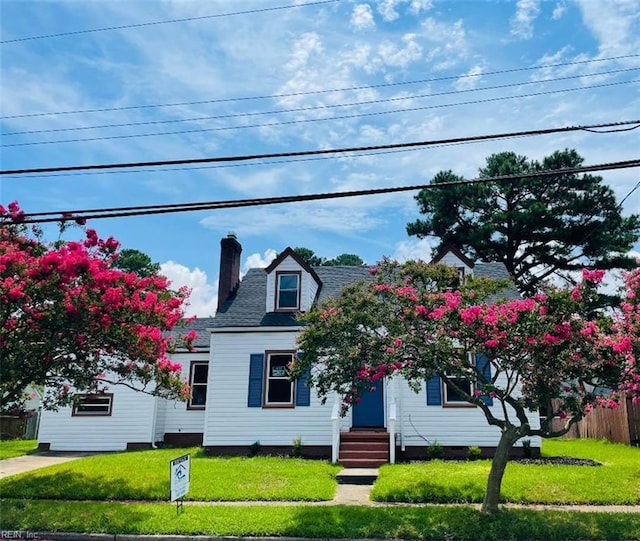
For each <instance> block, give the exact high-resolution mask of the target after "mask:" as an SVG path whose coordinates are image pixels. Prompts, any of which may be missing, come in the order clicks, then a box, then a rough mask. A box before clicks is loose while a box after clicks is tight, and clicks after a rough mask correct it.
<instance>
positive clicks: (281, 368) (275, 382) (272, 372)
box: [264, 351, 295, 407]
mask: <svg viewBox="0 0 640 541" xmlns="http://www.w3.org/2000/svg"><path fill="white" fill-rule="evenodd" d="M294 354H295V352H291V351H272V352H269V351H267V352H266V356H265V357H266V360H265V364H266V366H265V368H266V370H265V390H266V392H265V395H264V397H265V400H264V405H265V406H271V407H278V406H280V407H293V404H294V396H293V389H294V387H293V381H290V380H289V365H290V363H291V362H292V361H293V356H294Z"/></svg>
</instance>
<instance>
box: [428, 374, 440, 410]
mask: <svg viewBox="0 0 640 541" xmlns="http://www.w3.org/2000/svg"><path fill="white" fill-rule="evenodd" d="M440 405H442V384H441V383H440V376H433V377H432V378H431V379H429V380H427V406H440Z"/></svg>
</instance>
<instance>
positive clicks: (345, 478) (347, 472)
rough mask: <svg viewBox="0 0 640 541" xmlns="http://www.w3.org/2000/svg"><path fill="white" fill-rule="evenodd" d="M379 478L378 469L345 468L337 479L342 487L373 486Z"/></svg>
mask: <svg viewBox="0 0 640 541" xmlns="http://www.w3.org/2000/svg"><path fill="white" fill-rule="evenodd" d="M377 478H378V470H377V468H350V467H345V469H344V470H342V471H341V472H340V473H338V475H336V479H337V481H338V484H341V485H372V484H373V483H374V482H375V480H376V479H377Z"/></svg>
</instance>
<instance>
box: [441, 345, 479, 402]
mask: <svg viewBox="0 0 640 541" xmlns="http://www.w3.org/2000/svg"><path fill="white" fill-rule="evenodd" d="M468 362H469V367H470V368H472V367H473V366H474V356H473V354H471V353H470V354H469V355H468ZM447 378H448V379H449V380H450V381H451V382H452V383H453V384H455V386H456V387H457V388H459V389H460V390H461V391H464V393H465V394H467V395H468V396H473V393H474V391H475V386H474V384H473V381H472V379H471V378H468V377H461V376H459V375H453V374H447ZM456 387H454V386H453V385H450V384H447V383H444V385H443V397H444V401H443V404H445V405H450V406H471V405H472V404H470V403H469V400H468V399H467V398H466V397H465V395H464V394H463V393H462V392H460V391H459V390H458V389H457V388H456Z"/></svg>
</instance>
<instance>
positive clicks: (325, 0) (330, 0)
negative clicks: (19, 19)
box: [0, 0, 339, 45]
mask: <svg viewBox="0 0 640 541" xmlns="http://www.w3.org/2000/svg"><path fill="white" fill-rule="evenodd" d="M336 2H339V0H322V1H317V2H307V3H302V4H291V5H288V6H277V7H272V8H260V9H251V10H247V11H235V12H230V13H216V14H215V15H201V16H198V17H185V18H183V19H170V20H168V21H152V22H147V23H135V24H124V25H120V26H108V27H105V28H91V29H88V30H74V31H73V32H61V33H59V34H46V35H43V36H29V37H24V38H16V39H7V40H3V41H0V44H2V45H5V44H7V43H17V42H21V41H33V40H37V39H48V38H61V37H64V36H76V35H78V34H90V33H92V32H107V31H109V30H125V29H127V28H140V27H142V26H154V25H158V24H173V23H184V22H188V21H202V20H205V19H216V18H220V17H231V16H233V15H250V14H254V13H264V12H267V11H280V10H283V9H292V8H299V7H306V6H318V5H322V4H335V3H336Z"/></svg>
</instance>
